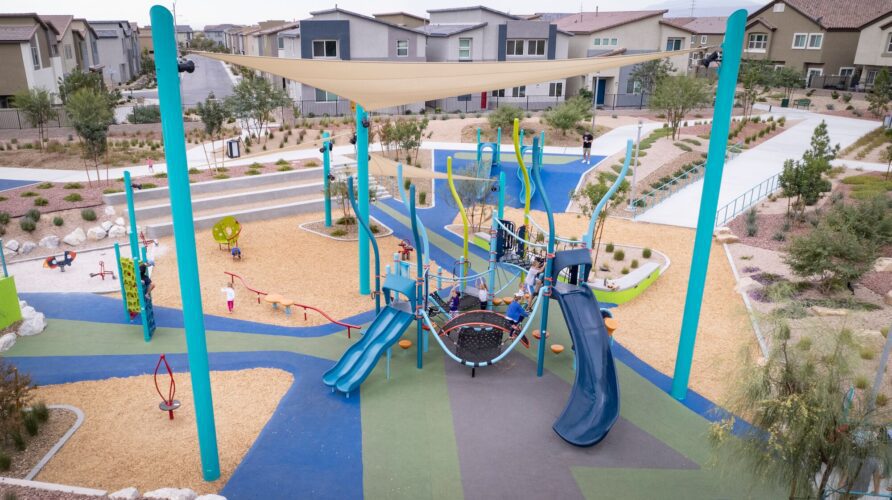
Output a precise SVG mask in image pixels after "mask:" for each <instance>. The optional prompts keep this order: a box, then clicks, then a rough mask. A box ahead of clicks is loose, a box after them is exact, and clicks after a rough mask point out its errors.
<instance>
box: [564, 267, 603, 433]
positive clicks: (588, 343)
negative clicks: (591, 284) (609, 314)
mask: <svg viewBox="0 0 892 500" xmlns="http://www.w3.org/2000/svg"><path fill="white" fill-rule="evenodd" d="M552 297H555V298H556V299H557V301H558V303H560V305H561V311H563V313H564V320H565V321H566V322H567V327H568V328H569V330H570V336H571V337H572V339H573V346H574V349H575V351H576V380H575V382H574V383H573V390H572V391H571V392H570V399H569V400H568V401H567V407H566V408H564V412H563V413H561V416H560V417H558V419H557V421H556V422H555V423H554V425H553V426H552V428H553V429H554V431H555V432H557V433H558V435H559V436H560V437H561V438H563V439H564V440H565V441H567V442H568V443H570V444H574V445H576V446H592V445H595V444H598V442H600V441H601V440H602V439H604V437H605V436H607V433H608V432H610V428H611V427H613V424H615V423H616V420H617V418H619V385H618V384H617V381H616V367H615V366H614V362H613V354H612V353H611V352H610V337H609V335H608V334H607V328H606V327H605V326H604V319H603V318H602V317H601V308H600V306H599V305H598V301H597V299H595V296H594V294H593V293H592V291H591V290H590V289H588V288H585V287H579V286H574V285H567V284H565V283H558V284H557V285H555V287H554V290H553V293H552Z"/></svg>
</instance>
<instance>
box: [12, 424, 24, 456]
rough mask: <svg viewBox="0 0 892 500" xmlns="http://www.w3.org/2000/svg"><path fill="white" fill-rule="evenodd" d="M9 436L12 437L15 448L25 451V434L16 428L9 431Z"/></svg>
mask: <svg viewBox="0 0 892 500" xmlns="http://www.w3.org/2000/svg"><path fill="white" fill-rule="evenodd" d="M9 438H10V439H12V444H13V446H15V449H17V450H19V451H25V448H26V447H27V445H26V444H25V436H22V433H21V431H19V430H18V429H16V430H13V431H10V433H9Z"/></svg>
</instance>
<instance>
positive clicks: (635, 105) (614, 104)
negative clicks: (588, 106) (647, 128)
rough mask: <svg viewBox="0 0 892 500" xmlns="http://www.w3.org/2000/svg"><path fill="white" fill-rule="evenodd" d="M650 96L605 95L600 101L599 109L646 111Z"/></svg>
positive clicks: (642, 94)
mask: <svg viewBox="0 0 892 500" xmlns="http://www.w3.org/2000/svg"><path fill="white" fill-rule="evenodd" d="M649 97H650V96H648V95H647V94H644V93H640V94H605V95H604V99H602V100H599V102H598V109H644V108H646V107H647V103H648V99H649Z"/></svg>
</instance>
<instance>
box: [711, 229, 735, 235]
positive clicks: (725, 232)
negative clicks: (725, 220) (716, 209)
mask: <svg viewBox="0 0 892 500" xmlns="http://www.w3.org/2000/svg"><path fill="white" fill-rule="evenodd" d="M713 234H715V235H716V236H718V235H720V234H732V233H731V228H730V227H720V228H717V229H716V230H715V232H714V233H713Z"/></svg>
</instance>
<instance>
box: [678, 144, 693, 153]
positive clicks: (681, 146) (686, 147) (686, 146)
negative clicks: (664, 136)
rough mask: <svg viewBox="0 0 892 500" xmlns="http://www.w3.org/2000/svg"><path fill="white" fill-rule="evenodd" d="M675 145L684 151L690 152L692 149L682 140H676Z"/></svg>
mask: <svg viewBox="0 0 892 500" xmlns="http://www.w3.org/2000/svg"><path fill="white" fill-rule="evenodd" d="M675 147H677V148H678V149H680V150H682V151H684V152H685V153H690V152H691V151H693V149H691V147H690V146H688V145H687V144H685V143H683V142H676V143H675Z"/></svg>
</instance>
